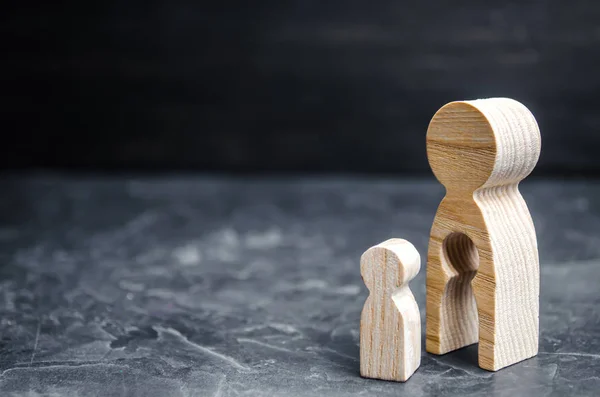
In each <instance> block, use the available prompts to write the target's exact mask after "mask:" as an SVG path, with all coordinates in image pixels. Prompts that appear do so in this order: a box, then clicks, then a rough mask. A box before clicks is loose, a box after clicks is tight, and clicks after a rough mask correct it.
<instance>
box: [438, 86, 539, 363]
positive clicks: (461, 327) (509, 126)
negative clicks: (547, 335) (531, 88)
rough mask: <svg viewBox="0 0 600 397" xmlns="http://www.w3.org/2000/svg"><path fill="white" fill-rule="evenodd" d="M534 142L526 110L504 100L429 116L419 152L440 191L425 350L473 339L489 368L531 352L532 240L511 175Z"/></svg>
mask: <svg viewBox="0 0 600 397" xmlns="http://www.w3.org/2000/svg"><path fill="white" fill-rule="evenodd" d="M540 150H541V138H540V132H539V129H538V126H537V123H536V121H535V118H534V117H533V115H532V114H531V113H530V112H529V110H528V109H527V108H526V107H525V106H524V105H522V104H521V103H519V102H517V101H514V100H512V99H507V98H492V99H481V100H475V101H464V102H452V103H449V104H447V105H445V106H444V107H442V108H441V109H440V110H439V111H438V112H437V113H436V114H435V116H434V117H433V119H432V120H431V123H430V124H429V129H428V131H427V157H428V159H429V164H430V165H431V169H432V170H433V172H434V174H435V176H436V177H437V179H438V180H439V181H440V182H441V183H442V184H443V185H444V186H445V187H446V196H445V197H444V199H443V201H442V202H441V204H440V206H439V208H438V211H437V213H436V216H435V220H434V222H433V227H432V229H431V237H430V240H429V252H428V257H427V327H426V335H427V340H426V349H427V351H428V352H430V353H434V354H444V353H447V352H450V351H452V350H455V349H459V348H461V347H463V346H467V345H470V344H472V343H476V342H479V366H480V367H481V368H484V369H487V370H490V371H496V370H498V369H500V368H503V367H506V366H508V365H511V364H514V363H517V362H519V361H521V360H524V359H527V358H529V357H532V356H535V355H536V354H537V352H538V334H539V318H538V317H539V288H540V273H539V258H538V249H537V241H536V235H535V229H534V226H533V222H532V220H531V216H530V214H529V210H528V209H527V205H526V204H525V201H524V200H523V197H522V196H521V194H520V193H519V190H518V184H519V182H520V181H521V180H522V179H524V178H525V177H526V176H527V175H529V174H530V173H531V171H532V170H533V168H534V167H535V165H536V163H537V161H538V158H539V155H540Z"/></svg>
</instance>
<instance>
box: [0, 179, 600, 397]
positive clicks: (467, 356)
mask: <svg viewBox="0 0 600 397" xmlns="http://www.w3.org/2000/svg"><path fill="white" fill-rule="evenodd" d="M1 180H2V186H3V194H2V195H1V197H0V205H1V211H0V214H1V216H2V222H1V224H0V255H1V261H0V311H1V316H0V371H2V372H1V374H0V395H2V396H38V395H51V396H54V395H56V396H62V395H64V396H148V397H155V396H156V397H158V396H237V395H240V396H244V395H248V396H271V395H285V396H322V395H332V396H337V395H339V396H342V395H343V396H349V395H377V396H399V395H401V396H470V395H486V396H511V397H512V396H521V395H526V396H562V395H574V396H597V395H598V394H599V390H600V296H599V291H600V183H597V182H594V181H578V182H563V181H542V180H531V181H526V182H524V184H523V187H522V191H523V194H524V196H525V197H526V199H527V200H528V204H529V206H530V209H531V211H532V215H533V218H534V221H535V224H536V228H537V231H538V238H539V247H540V256H541V275H542V279H541V283H542V285H541V314H540V353H539V355H538V356H537V357H535V358H532V359H530V360H527V361H525V362H522V363H519V364H516V365H514V366H511V367H508V368H506V369H503V370H501V371H499V372H497V373H491V372H486V371H484V370H481V369H479V368H478V366H477V363H476V361H477V359H476V355H477V348H476V346H471V347H468V348H466V349H462V350H460V351H457V352H454V353H450V354H447V355H444V356H434V355H430V354H428V353H425V352H423V356H422V364H421V367H420V369H419V370H418V371H417V372H416V373H415V375H414V376H413V377H412V378H411V379H410V380H409V381H408V382H407V383H405V384H400V383H392V382H383V381H375V380H367V379H362V378H360V376H359V361H358V354H359V349H358V329H359V316H360V311H361V308H362V305H363V303H364V301H365V298H366V296H367V290H366V288H365V287H364V285H363V283H362V281H361V278H360V273H359V267H358V258H359V257H360V254H361V253H362V251H364V250H365V249H366V248H368V247H369V246H371V245H373V244H375V243H378V242H380V241H382V240H384V239H387V238H390V237H403V238H406V239H409V240H411V241H412V242H413V243H414V244H415V246H416V247H417V249H418V250H419V251H420V252H421V254H422V255H423V256H424V253H425V252H426V245H427V237H428V232H429V228H430V225H431V221H432V219H433V216H434V213H435V210H436V207H437V205H438V203H439V200H440V199H441V197H442V194H443V191H442V188H441V187H440V186H439V185H438V184H437V183H436V182H435V181H434V180H433V179H432V178H427V179H424V180H393V179H388V180H377V179H368V178H365V179H360V180H353V179H336V178H323V179H309V178H307V179H297V178H296V179H290V178H271V179H221V178H217V177H214V178H209V177H190V176H187V177H173V176H169V177H167V176H163V177H148V176H146V177H130V178H125V177H122V178H117V177H61V176H58V175H35V176H31V175H30V176H24V175H5V176H3V177H2V178H1ZM424 281H425V271H424V267H423V268H422V270H421V273H420V274H419V276H418V277H417V278H416V279H415V280H414V282H413V283H412V284H411V286H412V288H413V290H414V292H415V295H416V298H417V301H418V302H419V305H420V307H421V310H422V313H421V314H422V317H423V320H424V316H425V313H424V298H425V284H424Z"/></svg>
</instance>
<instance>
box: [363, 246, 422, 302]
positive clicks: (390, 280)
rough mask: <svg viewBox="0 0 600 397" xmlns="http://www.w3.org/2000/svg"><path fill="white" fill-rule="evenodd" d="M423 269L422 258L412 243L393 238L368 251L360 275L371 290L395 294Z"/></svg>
mask: <svg viewBox="0 0 600 397" xmlns="http://www.w3.org/2000/svg"><path fill="white" fill-rule="evenodd" d="M420 269H421V256H420V255H419V252H418V251H417V249H416V248H415V246H414V245H412V244H411V243H410V242H408V241H406V240H403V239H399V238H393V239H390V240H387V241H384V242H383V243H381V244H378V245H376V246H374V247H371V248H369V249H368V250H366V251H365V252H364V253H363V254H362V256H361V258H360V273H361V274H362V277H363V280H364V282H365V285H366V286H367V288H369V290H372V288H377V289H383V290H384V291H386V292H393V291H394V290H396V289H397V288H398V287H400V286H401V285H403V284H407V283H408V282H409V281H410V280H412V279H413V278H414V277H415V276H416V275H417V273H419V270H420Z"/></svg>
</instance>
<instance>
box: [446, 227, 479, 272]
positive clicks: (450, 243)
mask: <svg viewBox="0 0 600 397" xmlns="http://www.w3.org/2000/svg"><path fill="white" fill-rule="evenodd" d="M442 250H443V258H444V259H445V260H446V264H447V265H450V266H451V267H452V268H453V269H454V270H455V271H456V272H457V273H458V274H459V275H461V274H465V273H473V274H472V277H471V279H472V278H473V276H475V272H476V271H477V268H479V254H478V252H477V247H476V246H475V244H474V243H473V241H472V240H471V239H470V238H469V236H467V235H466V234H463V233H458V232H455V233H450V234H449V235H448V236H447V237H446V238H445V239H444V243H443V245H442ZM469 281H470V280H469Z"/></svg>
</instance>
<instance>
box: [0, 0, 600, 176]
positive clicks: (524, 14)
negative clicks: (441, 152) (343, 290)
mask: <svg viewBox="0 0 600 397" xmlns="http://www.w3.org/2000/svg"><path fill="white" fill-rule="evenodd" d="M53 3H54V2H53ZM11 7H12V8H9V9H6V10H5V11H3V12H2V14H1V15H0V29H1V30H0V33H1V35H2V38H3V40H2V41H3V42H4V44H3V47H4V48H3V62H2V66H1V68H2V70H1V72H2V73H0V79H1V84H2V89H1V90H0V96H1V97H0V98H1V100H2V105H3V106H2V118H3V119H4V120H5V123H4V126H3V132H4V134H3V136H4V142H3V144H2V145H1V147H2V150H1V153H0V154H1V156H0V164H1V165H3V166H4V167H12V168H14V167H17V168H22V167H62V168H67V169H70V170H81V169H100V170H111V169H118V170H121V169H152V170H156V169H185V170H188V169H190V170H201V171H225V172H253V171H279V172H286V171H300V172H307V171H309V172H311V171H315V172H323V171H330V172H390V173H428V172H429V169H428V166H427V161H426V157H425V145H424V135H425V131H426V129H427V124H428V121H429V119H430V118H431V116H432V115H433V114H434V112H435V111H436V110H437V109H438V108H439V107H440V106H442V105H443V104H444V103H446V102H448V101H451V100H456V99H475V98H480V97H489V96H510V97H513V98H515V99H518V100H520V101H521V102H523V103H525V104H526V105H527V106H528V107H529V108H530V109H531V110H532V111H533V112H534V114H535V115H536V117H537V119H538V122H539V124H540V126H541V129H542V133H543V152H542V158H541V160H540V163H539V166H538V168H537V169H536V173H537V174H538V175H542V174H545V175H555V174H562V175H580V174H585V175H590V174H595V173H596V172H597V171H598V170H600V162H599V161H598V160H597V156H596V147H597V145H598V143H599V142H598V140H599V138H598V137H599V135H598V133H597V130H598V126H600V116H599V115H598V114H599V113H598V105H599V102H600V101H599V100H598V97H597V91H598V87H599V84H600V74H599V73H598V70H599V69H600V58H599V55H598V48H599V47H598V45H599V44H600V24H599V22H598V21H600V6H599V5H598V3H597V2H596V1H592V0H589V1H570V2H564V1H559V0H544V1H541V0H538V1H513V2H507V1H499V2H482V1H477V0H461V1H452V2H445V1H397V0H381V1H374V2H364V1H358V0H334V1H309V0H297V1H292V0H259V1H252V2H248V1H220V2H217V1H213V2H198V1H185V0H174V1H165V0H162V1H105V2H101V3H100V4H93V2H92V3H90V2H62V3H59V4H50V3H41V2H40V3H36V2H18V3H17V4H15V5H13V6H11Z"/></svg>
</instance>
